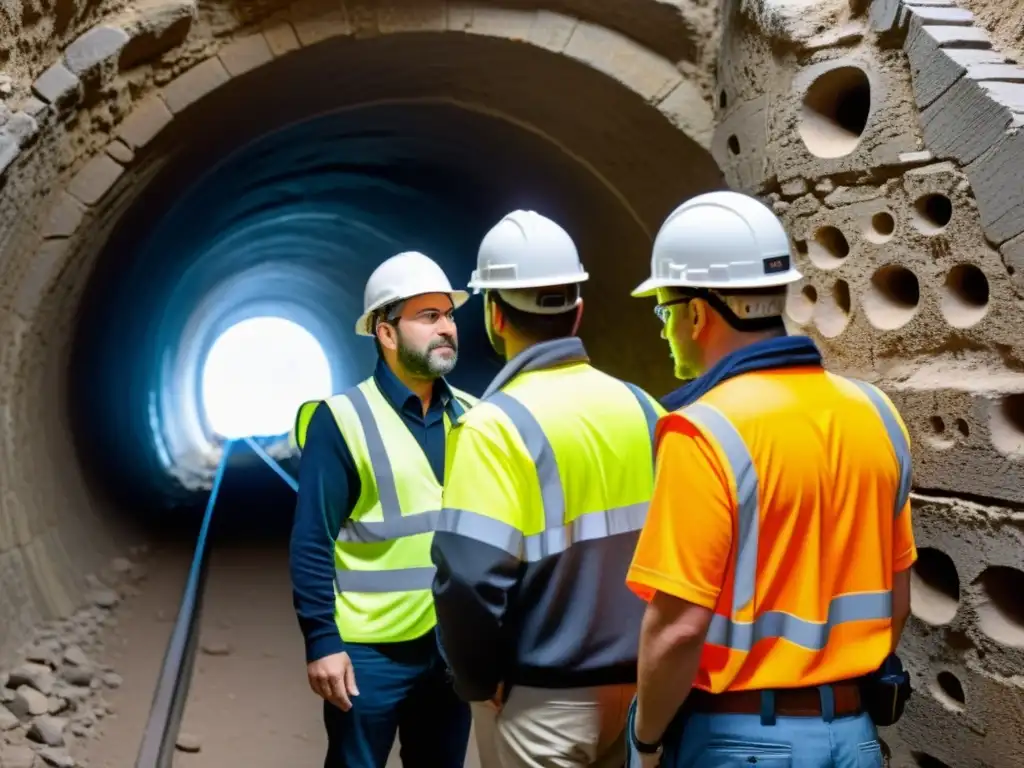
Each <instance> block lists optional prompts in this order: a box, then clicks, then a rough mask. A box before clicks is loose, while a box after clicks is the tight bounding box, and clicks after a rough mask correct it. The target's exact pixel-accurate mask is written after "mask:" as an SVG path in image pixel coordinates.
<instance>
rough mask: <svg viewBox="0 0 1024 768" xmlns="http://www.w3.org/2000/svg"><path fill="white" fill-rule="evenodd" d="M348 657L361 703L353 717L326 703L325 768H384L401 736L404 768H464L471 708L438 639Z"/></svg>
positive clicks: (355, 703) (351, 649)
mask: <svg viewBox="0 0 1024 768" xmlns="http://www.w3.org/2000/svg"><path fill="white" fill-rule="evenodd" d="M345 650H346V651H348V655H349V657H350V658H351V659H352V666H353V668H354V669H355V673H356V685H357V686H358V687H359V696H357V697H355V698H354V699H353V700H352V709H351V710H349V711H348V712H342V711H341V710H340V709H338V708H337V707H335V706H334V705H333V704H328V703H326V702H325V703H324V725H325V726H326V728H327V759H326V760H325V761H324V768H384V766H385V764H386V763H387V760H388V754H389V753H390V752H391V748H392V747H393V746H394V743H395V735H396V734H397V735H398V737H399V740H400V741H401V743H402V747H401V750H402V751H401V757H402V765H403V766H404V768H462V766H463V764H464V763H465V760H466V748H467V746H468V743H469V726H470V714H469V705H468V704H466V703H465V702H463V701H461V700H460V699H459V698H458V696H456V695H455V691H454V689H453V688H452V685H451V682H450V681H449V680H448V676H447V668H446V665H445V663H444V661H443V660H442V659H441V654H440V652H439V651H438V649H437V642H436V640H435V637H434V633H433V632H431V633H430V634H428V635H425V636H424V637H421V638H418V639H416V640H411V641H409V642H407V643H380V644H375V645H358V644H355V643H350V644H348V645H347V647H346V649H345Z"/></svg>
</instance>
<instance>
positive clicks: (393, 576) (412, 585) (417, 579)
mask: <svg viewBox="0 0 1024 768" xmlns="http://www.w3.org/2000/svg"><path fill="white" fill-rule="evenodd" d="M435 571H436V569H435V568H434V567H433V566H427V567H424V568H396V569H394V570H391V571H343V570H338V571H335V573H334V583H335V585H336V586H337V588H338V591H339V592H376V593H381V592H413V591H415V590H417V589H430V588H431V587H432V586H433V583H434V573H435Z"/></svg>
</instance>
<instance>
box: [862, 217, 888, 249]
mask: <svg viewBox="0 0 1024 768" xmlns="http://www.w3.org/2000/svg"><path fill="white" fill-rule="evenodd" d="M895 231H896V219H894V218H893V217H892V214H891V213H889V212H888V211H879V212H878V213H876V214H875V215H874V216H872V217H871V220H870V221H869V222H868V227H867V230H866V231H865V232H864V238H865V239H866V240H869V241H870V242H872V243H884V242H886V241H887V240H890V239H891V238H892V233H893V232H895Z"/></svg>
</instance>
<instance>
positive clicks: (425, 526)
mask: <svg viewBox="0 0 1024 768" xmlns="http://www.w3.org/2000/svg"><path fill="white" fill-rule="evenodd" d="M439 514H440V510H436V509H435V510H431V511H429V512H420V513H417V514H415V515H400V516H398V517H397V518H395V519H394V520H384V521H381V520H375V521H373V522H368V523H364V522H361V521H359V520H352V519H351V518H349V519H348V520H346V521H345V524H344V525H343V526H341V530H340V531H338V539H337V540H338V541H341V542H344V543H346V544H379V543H380V542H382V541H394V540H395V539H401V538H405V537H406V536H416V535H418V534H421V533H430V532H431V531H433V530H434V526H435V525H436V524H437V518H438V515H439Z"/></svg>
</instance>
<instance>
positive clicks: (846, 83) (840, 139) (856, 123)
mask: <svg viewBox="0 0 1024 768" xmlns="http://www.w3.org/2000/svg"><path fill="white" fill-rule="evenodd" d="M870 113H871V83H870V81H869V80H868V76H867V73H866V72H865V71H864V70H863V69H861V68H860V67H850V66H846V67H836V68H835V69H831V70H829V71H828V72H825V73H824V74H822V75H819V76H818V78H817V79H816V80H815V81H814V82H813V83H811V86H810V87H809V88H808V89H807V93H805V94H804V101H803V111H802V114H801V118H800V126H799V132H800V138H801V139H803V142H804V145H805V146H806V147H807V150H808V151H809V152H810V153H811V154H812V155H814V156H815V157H822V158H830V157H842V156H843V155H848V154H850V153H851V152H853V150H854V149H856V148H857V143H858V142H859V141H860V137H861V135H863V133H864V127H865V126H866V125H867V122H868V115H869V114H870Z"/></svg>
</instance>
